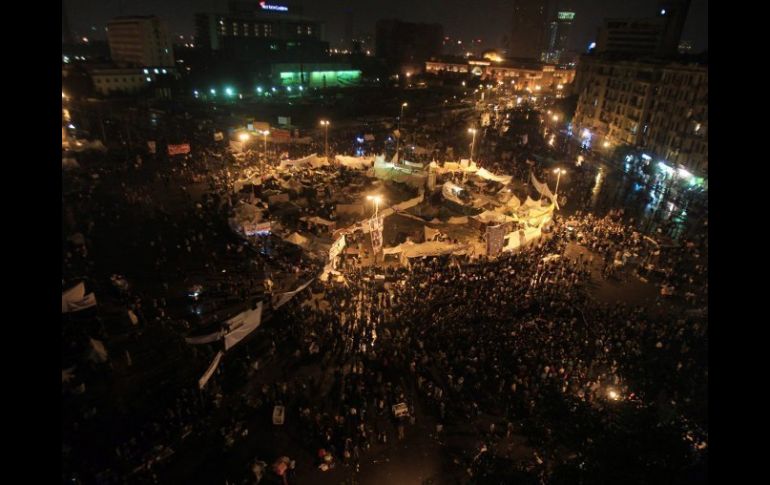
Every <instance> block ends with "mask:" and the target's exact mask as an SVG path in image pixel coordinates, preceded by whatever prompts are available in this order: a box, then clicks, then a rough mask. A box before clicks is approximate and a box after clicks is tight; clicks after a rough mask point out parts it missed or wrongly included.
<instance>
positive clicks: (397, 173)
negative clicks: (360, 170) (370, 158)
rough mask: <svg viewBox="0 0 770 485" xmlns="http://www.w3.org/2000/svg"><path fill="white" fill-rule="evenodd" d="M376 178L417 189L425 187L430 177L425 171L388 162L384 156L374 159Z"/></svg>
mask: <svg viewBox="0 0 770 485" xmlns="http://www.w3.org/2000/svg"><path fill="white" fill-rule="evenodd" d="M394 159H395V157H394ZM374 176H375V177H376V178H378V179H380V180H391V181H393V182H399V183H403V184H407V185H410V186H412V187H417V188H419V187H423V186H424V185H425V180H426V179H427V177H428V175H427V173H426V172H425V171H424V170H420V169H417V168H414V167H408V166H404V165H397V164H395V163H393V162H386V161H385V157H384V156H383V155H378V156H377V157H376V158H375V159H374Z"/></svg>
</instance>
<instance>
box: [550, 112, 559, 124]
mask: <svg viewBox="0 0 770 485" xmlns="http://www.w3.org/2000/svg"><path fill="white" fill-rule="evenodd" d="M551 119H552V120H553V121H554V123H556V122H557V121H559V115H557V114H555V115H553V117H552V118H551Z"/></svg>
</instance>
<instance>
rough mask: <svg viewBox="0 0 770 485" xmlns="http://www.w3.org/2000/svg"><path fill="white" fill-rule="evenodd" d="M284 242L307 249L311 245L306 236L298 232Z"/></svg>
mask: <svg viewBox="0 0 770 485" xmlns="http://www.w3.org/2000/svg"><path fill="white" fill-rule="evenodd" d="M284 241H288V242H290V243H292V244H296V245H297V246H299V247H303V248H304V247H305V246H307V245H308V244H309V243H310V240H309V239H308V238H306V237H305V236H302V235H301V234H299V233H297V232H293V233H291V234H290V235H289V236H288V237H286V238H285V239H284Z"/></svg>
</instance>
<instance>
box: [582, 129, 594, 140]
mask: <svg viewBox="0 0 770 485" xmlns="http://www.w3.org/2000/svg"><path fill="white" fill-rule="evenodd" d="M580 136H582V137H583V138H584V139H586V140H590V139H591V132H590V131H588V128H583V131H582V133H581V134H580Z"/></svg>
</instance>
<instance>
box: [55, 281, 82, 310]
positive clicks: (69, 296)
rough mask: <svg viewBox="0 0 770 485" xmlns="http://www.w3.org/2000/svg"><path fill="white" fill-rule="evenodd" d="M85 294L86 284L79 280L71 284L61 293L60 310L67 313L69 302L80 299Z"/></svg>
mask: <svg viewBox="0 0 770 485" xmlns="http://www.w3.org/2000/svg"><path fill="white" fill-rule="evenodd" d="M85 296H86V285H85V284H83V282H82V281H81V282H80V283H78V284H77V285H75V286H73V287H72V288H70V289H69V290H67V291H65V292H64V293H62V294H61V312H62V313H67V312H68V311H69V304H70V302H77V301H80V300H82V299H83V298H84V297H85Z"/></svg>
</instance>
